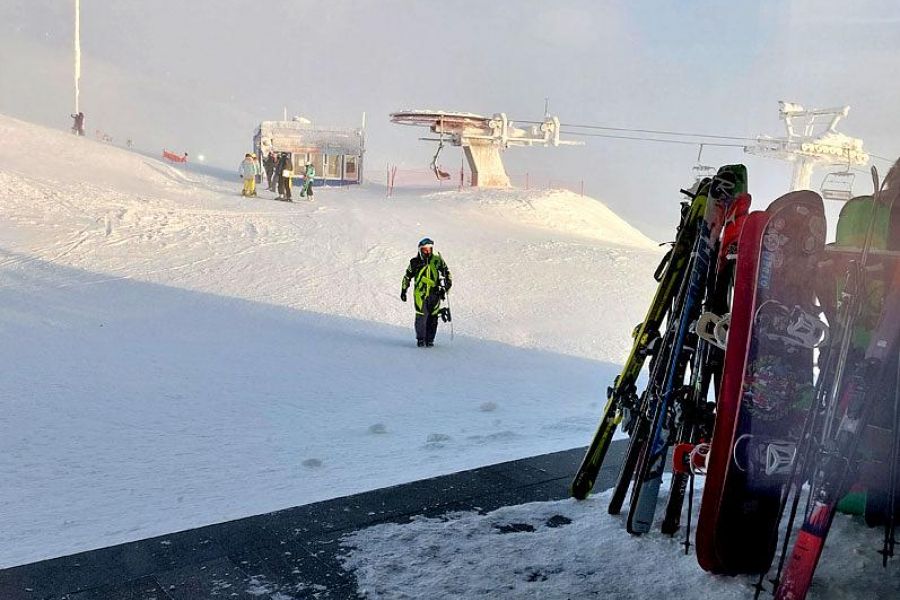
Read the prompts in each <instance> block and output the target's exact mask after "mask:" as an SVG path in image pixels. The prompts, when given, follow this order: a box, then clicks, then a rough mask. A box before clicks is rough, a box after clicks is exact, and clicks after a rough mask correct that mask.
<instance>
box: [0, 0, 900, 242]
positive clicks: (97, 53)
mask: <svg viewBox="0 0 900 600" xmlns="http://www.w3.org/2000/svg"><path fill="white" fill-rule="evenodd" d="M73 6H74V1H72V0H4V2H2V4H0V112H2V113H4V114H8V115H10V116H14V117H18V118H22V119H25V120H29V121H34V122H38V123H42V124H45V125H50V126H54V127H60V128H68V127H69V126H70V124H71V120H70V119H69V118H68V114H69V113H70V112H72V109H73V103H74V101H73V91H72V90H73V84H72V64H73V49H72V48H73V43H72V35H73ZM82 53H83V54H82V81H81V90H82V91H81V106H82V109H83V110H84V112H85V113H86V115H87V119H88V121H87V128H88V131H89V134H90V133H92V132H93V131H94V130H95V129H96V128H100V129H102V130H104V131H106V132H108V133H109V134H110V135H112V136H113V137H114V138H116V140H117V141H118V140H123V139H124V138H126V137H132V138H133V139H134V141H135V144H136V145H137V146H138V147H140V148H145V149H148V150H154V151H156V150H157V149H161V148H162V147H164V146H165V147H168V148H171V149H174V150H176V151H179V152H180V151H187V152H189V153H191V155H194V156H196V155H197V154H201V153H202V154H204V155H205V156H207V157H208V160H209V161H210V162H212V163H214V164H218V165H222V166H226V167H229V168H231V167H232V166H234V167H235V168H236V165H237V163H238V162H239V161H240V157H241V156H242V155H243V152H245V151H246V150H247V149H248V148H249V143H250V139H251V135H252V130H253V128H254V126H255V125H256V124H257V123H258V122H259V121H260V120H263V119H271V118H280V116H281V114H282V111H283V108H284V107H287V110H288V113H289V115H294V114H299V115H304V116H306V117H308V118H310V119H311V120H313V121H314V122H316V123H320V124H331V125H347V126H353V125H356V124H357V123H359V121H360V119H361V115H362V113H363V112H366V113H367V119H368V141H369V146H368V147H369V154H368V156H367V158H368V168H369V169H370V173H371V172H372V171H374V170H375V169H379V170H380V169H381V168H382V166H383V165H384V164H386V163H388V162H391V163H400V164H404V165H406V166H417V167H418V166H421V167H426V166H427V165H428V163H429V161H430V159H431V154H432V153H433V147H431V146H429V145H427V144H426V143H425V142H421V141H418V137H420V135H422V133H424V132H423V131H417V130H415V129H412V128H406V127H399V126H396V125H392V124H390V123H389V121H388V113H389V112H391V111H394V110H398V109H401V108H440V109H444V110H454V111H468V112H477V113H482V114H492V113H494V112H500V111H503V112H506V113H507V114H508V115H509V116H510V117H511V118H513V119H523V120H524V119H538V118H540V117H541V115H542V113H543V109H544V99H545V98H546V97H549V98H550V108H551V112H552V113H554V114H558V115H559V116H560V118H561V119H562V121H563V122H564V123H576V124H594V125H606V126H613V127H627V128H644V129H665V130H676V131H689V132H700V133H712V134H718V135H735V136H750V137H753V136H756V135H758V134H761V133H769V134H774V135H780V134H781V133H782V131H783V127H782V124H781V122H780V121H779V120H778V104H777V102H778V100H781V99H784V100H792V101H796V102H800V103H803V104H805V105H807V106H809V107H830V106H840V105H843V104H850V105H851V106H852V110H851V112H850V115H849V117H848V118H847V119H846V120H844V121H843V122H842V124H841V127H840V129H841V130H842V131H844V132H846V133H848V134H850V135H855V136H858V137H862V138H863V139H864V140H865V142H866V147H867V148H868V149H869V150H870V151H871V152H873V153H875V154H878V155H881V156H885V157H896V156H897V155H898V154H900V118H898V116H897V114H896V107H897V106H900V84H898V82H897V80H896V78H894V77H893V75H894V74H895V73H896V72H897V67H898V66H900V65H898V61H900V4H898V3H897V2H895V1H893V0H863V1H858V2H853V3H850V4H848V3H846V2H838V1H836V0H767V1H761V2H750V1H748V2H740V3H723V2H716V1H714V0H708V1H700V0H668V1H663V0H660V1H649V0H640V1H638V0H621V1H610V2H602V1H599V0H585V1H568V2H567V1H552V2H551V1H549V0H546V1H543V2H539V1H530V0H522V1H513V0H505V1H501V0H493V1H488V0H442V1H426V0H419V1H415V2H414V1H412V0H378V1H376V0H371V1H365V0H357V1H354V2H351V1H347V0H330V1H327V2H326V1H318V2H306V1H299V0H294V1H289V0H256V1H253V2H249V1H244V0H192V1H191V2H185V1H184V0H155V1H154V2H146V1H139V0H116V1H115V2H110V1H106V0H82ZM581 139H584V140H585V141H586V142H587V145H586V146H585V147H568V148H555V149H554V148H549V149H543V148H534V149H527V148H517V149H512V150H510V151H509V152H508V153H506V155H505V160H506V163H507V166H508V168H509V170H510V171H511V172H512V173H513V174H514V175H515V174H517V173H522V172H524V171H525V170H528V171H529V172H531V173H532V174H533V176H532V180H533V181H534V180H538V181H540V179H541V178H547V177H549V176H551V175H552V177H553V178H554V179H556V180H564V181H569V182H577V181H579V180H581V179H583V180H584V181H585V188H586V192H587V193H589V194H590V195H592V196H595V197H597V198H599V199H601V200H603V201H604V202H606V203H607V204H608V205H609V206H610V207H611V208H613V210H615V211H616V212H618V213H619V214H621V215H622V216H623V217H625V218H626V219H628V220H629V221H631V222H632V223H634V224H635V225H636V226H638V227H640V228H641V229H642V230H644V231H645V232H646V233H648V234H649V235H651V236H652V237H654V238H656V239H660V240H662V239H666V238H667V237H670V236H671V234H670V233H669V232H670V230H671V227H672V224H673V222H674V219H675V218H676V215H677V197H678V194H677V189H678V187H681V186H685V185H688V184H689V183H690V181H691V167H692V166H693V165H694V163H695V160H696V157H697V150H698V148H697V147H696V146H688V145H670V144H652V143H647V142H635V141H627V140H616V139H604V138H581ZM0 143H3V142H2V141H0ZM444 160H445V161H446V163H447V164H450V165H456V164H459V161H460V151H459V149H453V150H450V151H447V154H446V158H445V159H444ZM739 161H744V162H746V163H747V164H748V166H749V167H750V185H751V191H752V192H753V193H754V196H755V199H756V202H757V206H760V207H762V206H764V205H765V204H767V203H768V202H769V201H770V200H772V199H773V198H774V197H775V196H777V195H779V194H780V193H783V192H784V191H786V190H787V186H788V183H789V175H790V168H789V166H788V165H786V164H784V163H781V162H778V161H774V160H767V159H760V158H753V157H749V156H747V155H744V154H743V153H742V152H741V150H740V148H710V149H707V150H705V151H704V155H703V162H706V163H709V164H714V165H718V164H722V163H725V162H739ZM875 164H877V165H879V166H881V167H883V168H886V167H887V166H888V165H887V163H884V162H880V163H879V162H876V163H875ZM379 172H380V171H379ZM865 180H866V178H865V177H862V176H861V177H858V178H857V181H858V184H859V187H858V189H857V191H858V192H860V193H863V192H866V191H868V190H867V187H866V185H865ZM816 185H817V184H816Z"/></svg>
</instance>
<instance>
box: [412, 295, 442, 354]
mask: <svg viewBox="0 0 900 600" xmlns="http://www.w3.org/2000/svg"><path fill="white" fill-rule="evenodd" d="M438 302H439V299H438V297H437V296H434V295H432V296H429V297H427V298H425V302H423V303H422V313H423V314H419V313H416V341H417V342H425V343H426V344H433V343H434V336H435V334H436V333H437V327H438V321H439V320H440V318H441V317H440V315H433V314H431V313H432V311H433V310H434V308H435V306H437V304H438Z"/></svg>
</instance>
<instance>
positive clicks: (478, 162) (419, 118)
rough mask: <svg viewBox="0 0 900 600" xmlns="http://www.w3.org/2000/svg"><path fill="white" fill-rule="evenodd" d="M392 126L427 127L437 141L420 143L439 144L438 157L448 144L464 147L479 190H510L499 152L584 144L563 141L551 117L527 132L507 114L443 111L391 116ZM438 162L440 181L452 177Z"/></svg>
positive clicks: (402, 112) (411, 112) (409, 111)
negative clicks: (510, 149)
mask: <svg viewBox="0 0 900 600" xmlns="http://www.w3.org/2000/svg"><path fill="white" fill-rule="evenodd" d="M391 122H392V123H397V124H399V125H414V126H417V127H428V128H429V129H430V130H431V132H432V133H435V134H437V135H438V137H437V138H421V139H423V140H427V141H434V142H438V143H439V146H438V153H440V151H441V148H443V146H444V143H445V142H447V143H450V144H452V145H454V146H462V148H463V151H464V152H465V156H466V161H467V162H468V163H469V168H470V169H471V171H472V185H473V186H476V187H509V177H508V176H507V174H506V169H505V168H504V167H503V159H502V158H501V157H500V151H501V150H505V149H507V148H509V147H510V146H550V145H553V146H559V145H581V142H568V141H561V140H560V139H559V119H558V118H557V117H551V116H549V115H548V116H546V117H544V121H543V122H542V123H541V124H539V125H533V126H532V127H530V128H529V129H527V130H526V129H521V128H519V127H515V126H514V125H513V122H512V121H510V120H509V119H508V118H507V116H506V114H505V113H497V114H495V115H494V116H492V117H485V116H482V115H476V114H472V113H463V112H447V111H442V110H401V111H398V112H395V113H391ZM436 160H437V154H435V157H434V159H432V161H431V167H432V168H433V169H434V171H435V174H436V175H437V176H438V178H439V179H445V178H447V177H449V174H446V173H444V172H442V171H441V170H440V169H439V168H438V167H437V165H436V162H435V161H436Z"/></svg>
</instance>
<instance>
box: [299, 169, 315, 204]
mask: <svg viewBox="0 0 900 600" xmlns="http://www.w3.org/2000/svg"><path fill="white" fill-rule="evenodd" d="M315 178H316V168H315V167H314V166H313V165H312V163H306V171H304V172H303V187H302V188H301V189H300V197H301V198H305V197H307V196H309V197H310V198H312V197H313V180H315Z"/></svg>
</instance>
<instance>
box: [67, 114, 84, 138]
mask: <svg viewBox="0 0 900 600" xmlns="http://www.w3.org/2000/svg"><path fill="white" fill-rule="evenodd" d="M69 116H70V117H72V133H74V134H75V135H84V113H83V112H80V111H79V112H77V113H75V114H74V115H69Z"/></svg>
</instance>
